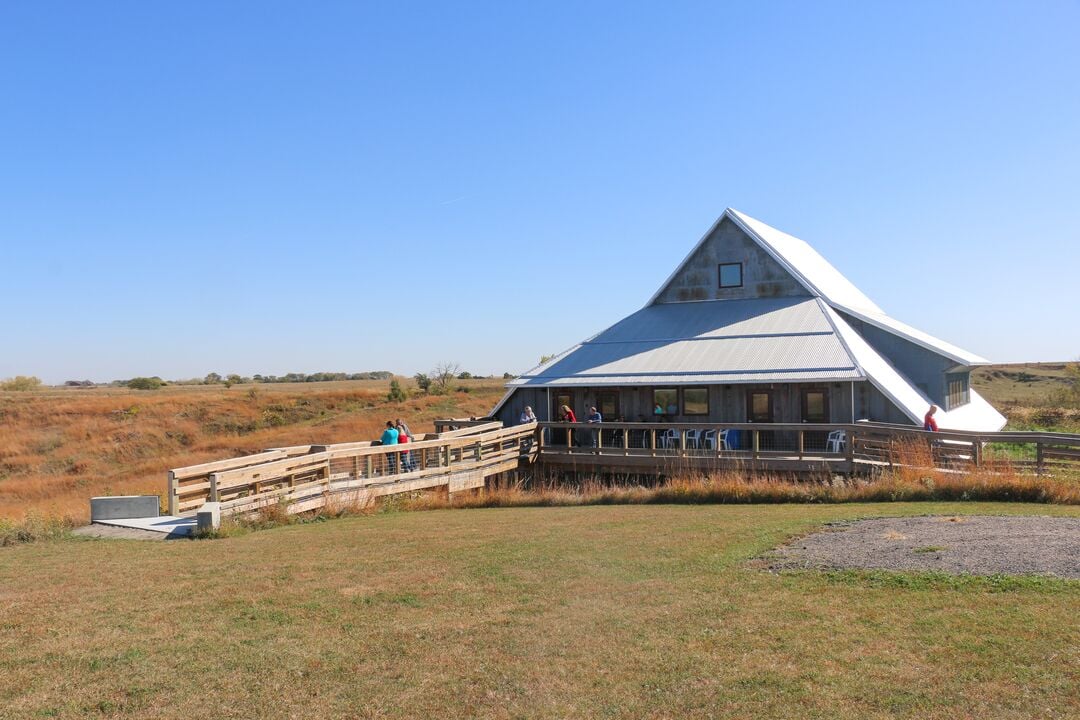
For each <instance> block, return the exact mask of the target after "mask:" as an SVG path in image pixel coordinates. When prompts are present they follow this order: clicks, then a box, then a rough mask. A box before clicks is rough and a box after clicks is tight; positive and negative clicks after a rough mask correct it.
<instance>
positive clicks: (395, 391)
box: [386, 380, 409, 402]
mask: <svg viewBox="0 0 1080 720" xmlns="http://www.w3.org/2000/svg"><path fill="white" fill-rule="evenodd" d="M408 399H409V396H408V395H406V394H405V391H404V390H402V389H401V383H399V382H398V381H397V380H391V381H390V392H389V393H388V394H387V395H386V400H387V402H404V401H405V400H408Z"/></svg>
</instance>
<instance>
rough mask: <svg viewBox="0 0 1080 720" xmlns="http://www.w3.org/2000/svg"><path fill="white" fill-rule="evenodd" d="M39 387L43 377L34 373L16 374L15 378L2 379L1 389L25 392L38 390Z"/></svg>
mask: <svg viewBox="0 0 1080 720" xmlns="http://www.w3.org/2000/svg"><path fill="white" fill-rule="evenodd" d="M39 387H41V379H40V378H37V377H35V376H33V375H16V376H15V377H13V378H8V379H6V380H0V390H15V391H18V392H24V391H26V390H36V389H37V388H39Z"/></svg>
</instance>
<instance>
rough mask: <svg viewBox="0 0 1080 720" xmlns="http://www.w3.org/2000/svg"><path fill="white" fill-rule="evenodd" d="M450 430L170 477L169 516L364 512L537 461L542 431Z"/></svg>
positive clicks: (491, 425)
mask: <svg viewBox="0 0 1080 720" xmlns="http://www.w3.org/2000/svg"><path fill="white" fill-rule="evenodd" d="M436 427H439V428H442V427H446V428H447V429H445V430H443V431H442V432H437V433H431V434H429V435H426V436H425V437H424V439H423V440H419V441H416V442H411V443H408V444H405V445H391V446H383V445H373V444H372V443H369V442H357V443H339V444H336V445H303V446H294V447H286V448H273V449H270V450H266V451H263V452H261V453H257V454H254V455H248V456H246V457H240V458H232V459H230V460H221V461H218V462H212V463H205V464H203V465H194V466H191V467H185V468H176V469H174V470H171V471H169V479H168V486H169V487H168V502H169V514H170V515H175V516H179V517H189V516H192V515H194V514H195V513H196V511H197V510H198V509H199V507H201V506H202V505H203V503H206V502H218V503H220V504H221V513H222V515H223V516H229V515H249V514H253V513H256V512H259V511H260V510H262V509H264V508H266V507H268V506H272V505H281V506H282V507H283V508H284V509H285V511H286V512H289V513H300V512H307V511H311V510H318V509H320V508H324V507H328V506H331V507H332V506H333V505H334V504H340V505H342V506H346V505H360V506H364V505H367V504H369V503H371V502H373V501H374V500H375V499H376V498H379V497H383V496H386V495H396V494H401V493H409V492H416V491H419V490H431V489H439V488H445V489H446V491H447V492H449V493H456V492H463V491H466V490H472V489H475V488H482V487H484V485H485V483H486V481H487V479H488V478H489V477H492V476H494V475H498V474H500V473H505V472H508V471H510V470H515V469H517V468H518V466H519V464H520V463H521V462H522V461H523V460H524V461H529V460H531V459H532V457H533V456H534V455H535V447H534V442H533V438H534V437H535V434H536V424H535V423H532V424H530V425H520V426H517V427H513V428H504V427H503V426H502V423H500V422H497V421H490V420H483V421H473V420H460V421H454V420H447V421H440V422H439V423H437V425H436Z"/></svg>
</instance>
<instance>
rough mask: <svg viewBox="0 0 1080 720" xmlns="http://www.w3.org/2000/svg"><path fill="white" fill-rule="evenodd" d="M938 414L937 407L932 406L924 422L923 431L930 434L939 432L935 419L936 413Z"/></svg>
mask: <svg viewBox="0 0 1080 720" xmlns="http://www.w3.org/2000/svg"><path fill="white" fill-rule="evenodd" d="M936 412H937V405H931V406H930V409H929V410H927V411H926V416H925V417H924V418H923V421H922V429H923V430H929V431H930V432H937V431H938V430H937V420H935V419H934V413H936Z"/></svg>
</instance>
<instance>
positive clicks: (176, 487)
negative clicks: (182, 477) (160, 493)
mask: <svg viewBox="0 0 1080 720" xmlns="http://www.w3.org/2000/svg"><path fill="white" fill-rule="evenodd" d="M168 500H169V514H170V515H174V516H175V515H176V512H177V510H178V509H179V508H178V507H177V506H178V505H179V503H180V483H179V482H178V481H177V479H176V473H174V472H173V471H172V470H170V471H169V498H168Z"/></svg>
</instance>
